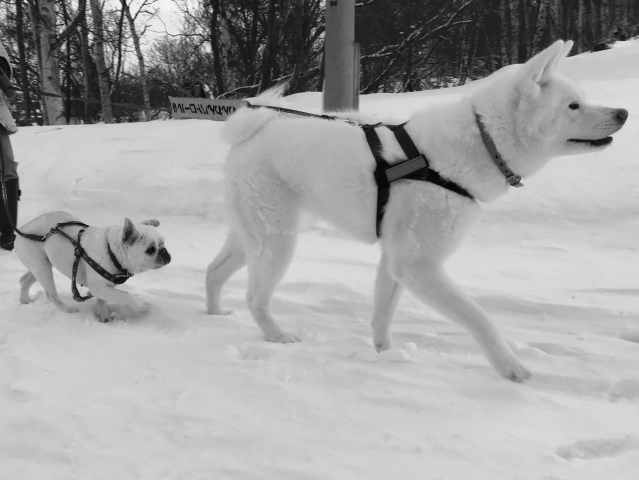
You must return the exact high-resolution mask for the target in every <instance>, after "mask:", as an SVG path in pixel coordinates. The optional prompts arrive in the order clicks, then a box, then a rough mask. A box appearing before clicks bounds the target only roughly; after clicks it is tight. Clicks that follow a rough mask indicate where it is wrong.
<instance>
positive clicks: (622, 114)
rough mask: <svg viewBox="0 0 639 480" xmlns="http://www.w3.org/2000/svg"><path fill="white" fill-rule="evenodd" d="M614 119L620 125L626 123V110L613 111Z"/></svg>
mask: <svg viewBox="0 0 639 480" xmlns="http://www.w3.org/2000/svg"><path fill="white" fill-rule="evenodd" d="M615 119H616V120H617V121H618V122H619V123H621V124H622V125H623V124H624V123H626V120H627V119H628V110H626V109H625V108H618V109H617V110H615Z"/></svg>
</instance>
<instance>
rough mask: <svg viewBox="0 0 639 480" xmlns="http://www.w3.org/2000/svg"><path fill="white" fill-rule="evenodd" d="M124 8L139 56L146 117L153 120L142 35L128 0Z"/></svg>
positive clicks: (124, 0)
mask: <svg viewBox="0 0 639 480" xmlns="http://www.w3.org/2000/svg"><path fill="white" fill-rule="evenodd" d="M122 8H123V9H124V14H125V15H126V19H127V21H128V22H129V30H130V31H131V38H132V39H133V46H134V48H135V54H136V55H137V57H138V68H139V69H140V84H141V85H142V98H143V99H144V118H145V120H146V121H147V122H148V121H150V120H151V98H150V96H149V85H148V83H147V79H146V64H145V63H144V55H142V48H141V47H140V35H138V31H137V29H136V28H135V21H134V19H133V17H132V16H131V10H130V9H129V6H128V5H127V3H126V0H122Z"/></svg>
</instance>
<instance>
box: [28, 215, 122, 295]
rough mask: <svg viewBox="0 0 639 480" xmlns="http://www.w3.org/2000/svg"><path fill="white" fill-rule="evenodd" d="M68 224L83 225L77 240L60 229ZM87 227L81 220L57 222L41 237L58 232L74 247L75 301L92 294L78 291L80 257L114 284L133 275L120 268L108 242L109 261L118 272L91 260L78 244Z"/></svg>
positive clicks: (72, 287) (73, 277)
mask: <svg viewBox="0 0 639 480" xmlns="http://www.w3.org/2000/svg"><path fill="white" fill-rule="evenodd" d="M69 225H79V226H81V227H83V228H82V229H81V230H80V231H79V232H78V239H77V240H75V239H74V238H73V237H71V236H70V235H69V234H67V233H65V232H64V231H63V230H60V228H61V227H67V226H69ZM87 228H89V226H88V225H87V224H85V223H82V222H64V223H58V224H57V225H56V226H55V227H53V228H52V229H51V230H49V233H47V234H46V235H45V236H44V237H42V240H41V241H44V240H46V239H47V238H49V237H50V236H51V235H54V234H56V233H59V234H60V235H62V236H64V237H66V238H67V239H68V240H69V241H70V242H71V244H72V245H73V246H74V248H75V251H74V255H75V261H74V262H73V272H72V277H71V292H73V299H74V300H75V301H76V302H84V301H85V300H88V299H89V298H91V297H92V296H93V295H91V294H89V295H88V296H86V297H83V296H81V295H80V292H79V291H78V286H77V282H76V277H77V273H78V265H79V263H80V259H83V260H84V261H85V262H87V263H88V264H89V266H90V267H91V268H93V270H95V271H96V272H98V273H99V274H100V275H101V276H102V277H104V278H105V279H107V280H108V281H109V282H112V283H115V284H116V285H121V284H123V283H124V282H126V281H127V280H128V279H129V278H131V277H132V276H133V274H132V273H130V272H129V271H128V270H126V269H125V268H122V266H121V265H120V263H119V262H118V261H117V260H116V258H115V255H114V254H113V252H112V251H111V248H110V247H109V246H108V243H107V248H108V250H109V256H110V257H111V261H112V262H113V265H114V266H115V268H117V269H118V270H119V272H118V273H115V274H113V273H110V272H107V271H106V270H105V269H104V268H102V267H101V266H100V265H99V264H98V263H97V262H96V261H95V260H93V259H92V258H91V257H89V255H87V252H86V251H85V250H84V248H82V245H81V244H80V240H81V238H82V234H83V233H84V231H85V230H86V229H87Z"/></svg>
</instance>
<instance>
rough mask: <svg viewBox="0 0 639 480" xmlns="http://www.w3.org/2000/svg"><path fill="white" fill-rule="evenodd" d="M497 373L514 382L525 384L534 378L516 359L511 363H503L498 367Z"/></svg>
mask: <svg viewBox="0 0 639 480" xmlns="http://www.w3.org/2000/svg"><path fill="white" fill-rule="evenodd" d="M496 368H497V371H498V372H499V373H500V374H501V376H502V377H504V378H507V379H508V380H512V381H513V382H517V383H523V382H525V381H526V380H529V379H531V378H532V373H530V371H529V370H528V369H527V368H526V367H525V366H524V365H523V363H521V361H520V360H519V359H518V358H517V357H515V358H513V359H511V361H509V362H503V363H502V364H500V365H496Z"/></svg>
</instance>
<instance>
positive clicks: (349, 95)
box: [324, 0, 359, 111]
mask: <svg viewBox="0 0 639 480" xmlns="http://www.w3.org/2000/svg"><path fill="white" fill-rule="evenodd" d="M358 52H359V49H356V47H355V0H327V2H326V37H325V40H324V64H325V72H326V73H325V78H324V111H334V110H343V109H357V107H358V105H359V91H358V85H359V82H358V80H359V59H358V58H356V57H357V56H358V55H357V53H358Z"/></svg>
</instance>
